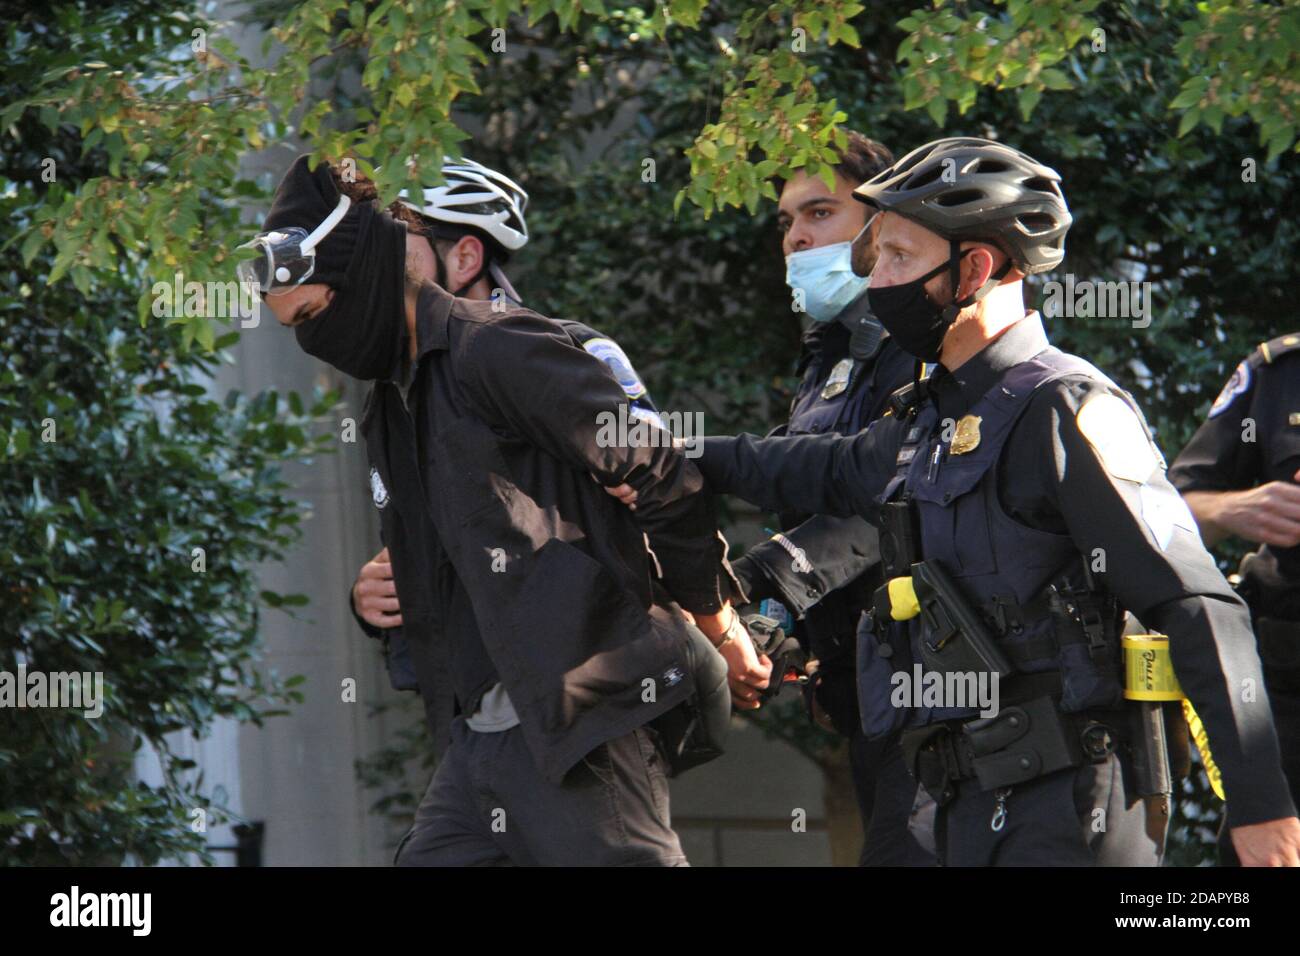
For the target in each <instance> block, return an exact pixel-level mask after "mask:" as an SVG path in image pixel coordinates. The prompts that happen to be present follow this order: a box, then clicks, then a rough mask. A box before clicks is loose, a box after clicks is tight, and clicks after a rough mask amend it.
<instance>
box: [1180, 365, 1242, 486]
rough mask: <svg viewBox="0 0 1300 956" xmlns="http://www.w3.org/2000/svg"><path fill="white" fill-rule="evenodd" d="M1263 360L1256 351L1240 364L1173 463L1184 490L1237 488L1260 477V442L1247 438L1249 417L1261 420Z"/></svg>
mask: <svg viewBox="0 0 1300 956" xmlns="http://www.w3.org/2000/svg"><path fill="white" fill-rule="evenodd" d="M1257 364H1258V363H1257V361H1256V356H1255V355H1252V356H1251V357H1250V358H1248V359H1246V361H1244V362H1242V363H1241V364H1240V365H1239V366H1238V367H1237V369H1236V371H1234V372H1233V375H1232V378H1231V379H1229V380H1228V383H1227V384H1226V385H1225V386H1224V388H1223V391H1222V392H1221V393H1220V397H1219V399H1218V400H1217V401H1216V402H1215V403H1214V407H1213V408H1211V410H1210V417H1208V418H1207V419H1206V420H1205V421H1204V422H1202V423H1201V427H1200V428H1198V429H1197V430H1196V434H1195V435H1193V436H1192V440H1191V441H1190V442H1188V443H1187V447H1186V448H1184V449H1183V450H1182V451H1181V452H1180V453H1179V455H1178V458H1177V460H1176V461H1175V462H1174V463H1173V465H1172V466H1171V467H1170V469H1169V480H1170V481H1171V482H1173V484H1174V487H1176V488H1177V489H1178V490H1179V491H1181V492H1188V491H1236V490H1239V489H1243V488H1250V487H1253V486H1254V484H1255V483H1256V481H1257V480H1258V478H1259V474H1260V470H1261V466H1262V463H1261V461H1260V443H1259V442H1257V441H1243V440H1242V436H1243V435H1244V434H1245V433H1246V419H1248V418H1256V420H1257V421H1258V420H1260V419H1259V418H1258V412H1257V410H1256V409H1255V396H1256V393H1257V391H1258V389H1257V388H1256V382H1257V379H1258V375H1259V370H1258V368H1257V367H1256V366H1257ZM1220 403H1222V404H1220Z"/></svg>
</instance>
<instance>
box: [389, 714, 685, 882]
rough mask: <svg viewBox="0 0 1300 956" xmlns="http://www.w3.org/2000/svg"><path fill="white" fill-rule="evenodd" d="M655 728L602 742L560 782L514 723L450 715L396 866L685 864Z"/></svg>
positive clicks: (397, 857)
mask: <svg viewBox="0 0 1300 956" xmlns="http://www.w3.org/2000/svg"><path fill="white" fill-rule="evenodd" d="M653 733H654V731H652V730H647V729H644V728H638V729H637V730H635V731H634V732H633V733H630V734H627V735H626V736H623V737H618V738H615V739H614V740H611V741H609V742H608V743H604V744H601V745H600V746H599V747H597V748H596V749H595V750H593V751H592V752H591V753H589V754H588V755H587V756H586V757H584V758H583V759H582V760H581V761H580V762H579V763H577V764H576V765H575V766H574V767H573V768H572V769H571V770H570V771H569V773H568V774H567V775H566V776H565V778H564V782H563V783H562V784H560V785H559V786H556V785H555V784H553V783H550V782H548V781H547V780H545V779H544V778H543V777H542V775H541V773H540V772H539V771H538V769H537V765H536V763H535V762H534V761H533V757H532V754H531V753H530V752H529V750H528V747H527V745H526V744H525V743H524V737H523V731H522V729H520V728H519V727H514V728H512V729H510V730H506V731H501V732H499V733H478V732H476V731H473V730H470V729H469V728H468V727H467V726H466V724H465V720H464V718H462V717H457V718H456V719H455V720H454V721H453V722H452V727H451V745H450V747H448V749H447V752H446V753H445V754H444V755H443V758H442V761H441V762H440V763H439V764H438V768H437V770H436V771H435V772H434V775H433V780H432V781H431V782H430V783H429V789H428V790H427V791H426V792H425V795H424V799H423V800H422V801H421V802H420V807H419V809H418V810H417V811H416V813H415V823H414V825H413V826H412V827H411V829H410V831H409V832H408V833H407V834H406V836H405V837H404V838H403V839H402V842H401V844H400V845H399V846H398V848H397V854H396V856H395V859H394V863H395V864H396V865H397V866H685V865H687V863H686V856H685V854H683V853H682V847H681V843H680V842H679V841H678V839H677V834H676V833H674V832H673V830H672V827H671V826H670V824H669V816H668V781H667V779H666V777H665V775H664V771H663V767H662V765H661V758H660V755H659V751H658V750H657V748H656V747H655V743H654V738H653V736H652V734H653Z"/></svg>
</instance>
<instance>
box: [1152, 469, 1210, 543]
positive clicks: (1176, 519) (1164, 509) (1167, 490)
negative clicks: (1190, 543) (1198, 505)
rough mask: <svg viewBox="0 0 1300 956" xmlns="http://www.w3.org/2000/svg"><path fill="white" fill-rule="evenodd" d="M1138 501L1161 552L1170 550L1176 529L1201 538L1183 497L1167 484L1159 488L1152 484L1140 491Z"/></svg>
mask: <svg viewBox="0 0 1300 956" xmlns="http://www.w3.org/2000/svg"><path fill="white" fill-rule="evenodd" d="M1138 500H1139V501H1140V502H1141V506H1142V520H1143V521H1144V522H1146V526H1147V527H1148V528H1149V529H1150V530H1151V536H1152V537H1153V538H1155V539H1156V544H1158V545H1159V546H1160V550H1161V551H1167V550H1168V549H1169V542H1170V541H1172V540H1173V537H1174V528H1182V529H1183V530H1185V531H1190V532H1191V533H1192V534H1194V535H1196V536H1197V537H1200V534H1201V532H1200V528H1198V527H1197V524H1196V519H1195V518H1194V517H1193V516H1192V510H1191V509H1190V508H1188V507H1187V502H1186V501H1184V500H1183V496H1182V495H1180V494H1179V493H1178V492H1177V491H1175V490H1174V489H1173V488H1171V487H1170V486H1168V485H1166V484H1161V485H1159V486H1156V485H1152V484H1150V483H1147V484H1144V485H1143V486H1142V487H1141V488H1139V489H1138Z"/></svg>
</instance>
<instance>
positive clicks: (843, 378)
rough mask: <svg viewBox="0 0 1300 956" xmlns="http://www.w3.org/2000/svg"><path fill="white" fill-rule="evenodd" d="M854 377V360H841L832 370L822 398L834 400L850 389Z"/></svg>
mask: <svg viewBox="0 0 1300 956" xmlns="http://www.w3.org/2000/svg"><path fill="white" fill-rule="evenodd" d="M852 375H853V359H851V358H846V359H840V360H839V361H838V362H836V363H835V367H834V368H833V369H831V374H830V377H828V378H827V379H826V385H825V386H824V387H823V388H822V398H834V397H835V396H836V395H838V394H840V392H842V391H844V390H845V389H846V388H848V387H849V378H850V377H851V376H852Z"/></svg>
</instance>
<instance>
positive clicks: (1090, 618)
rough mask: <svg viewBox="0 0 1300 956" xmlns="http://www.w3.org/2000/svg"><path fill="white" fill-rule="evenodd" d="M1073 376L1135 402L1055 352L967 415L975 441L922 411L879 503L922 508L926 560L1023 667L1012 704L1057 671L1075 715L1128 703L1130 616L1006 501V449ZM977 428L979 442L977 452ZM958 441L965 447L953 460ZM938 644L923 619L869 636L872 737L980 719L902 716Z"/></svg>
mask: <svg viewBox="0 0 1300 956" xmlns="http://www.w3.org/2000/svg"><path fill="white" fill-rule="evenodd" d="M1069 375H1084V376H1087V377H1088V378H1092V379H1094V380H1099V381H1101V382H1103V383H1105V384H1106V385H1107V386H1108V387H1110V388H1111V389H1113V390H1114V391H1115V392H1116V393H1117V394H1120V395H1124V393H1123V391H1122V390H1121V389H1120V388H1119V387H1118V386H1116V385H1115V384H1114V383H1113V382H1111V381H1110V380H1109V379H1108V378H1106V376H1105V375H1103V374H1102V373H1101V372H1100V371H1098V370H1097V369H1096V368H1095V367H1093V366H1092V365H1091V364H1089V363H1087V362H1085V361H1083V360H1082V359H1080V358H1077V357H1075V356H1072V355H1067V354H1065V353H1063V352H1061V351H1059V350H1057V349H1055V348H1051V347H1049V348H1047V349H1045V350H1044V351H1043V352H1040V353H1039V354H1038V355H1036V356H1034V357H1033V358H1032V359H1030V360H1028V361H1026V362H1022V363H1020V364H1018V365H1015V366H1013V367H1012V368H1010V369H1008V370H1007V371H1006V372H1005V373H1004V374H1003V375H1002V377H1001V378H1000V379H999V380H998V381H997V382H996V383H995V384H994V385H993V386H992V387H991V388H990V389H989V390H988V391H987V392H985V394H984V395H983V396H982V397H981V398H980V399H979V400H977V401H976V402H975V403H974V405H973V406H972V407H971V408H970V410H969V411H968V412H967V414H966V415H965V416H963V420H965V419H971V418H977V419H978V423H976V424H974V425H972V424H971V423H969V422H968V423H967V426H968V427H967V428H966V429H964V430H963V429H961V428H958V427H955V426H957V424H958V423H955V422H943V421H941V420H940V417H939V413H938V410H937V409H936V408H935V406H934V404H933V403H932V402H925V403H923V404H921V405H920V406H919V407H918V408H917V409H916V410H915V412H914V416H913V418H912V420H911V424H910V427H909V428H908V430H907V433H906V436H905V439H904V442H903V444H902V446H901V447H900V449H899V453H898V458H897V466H898V471H897V474H896V476H895V477H894V479H893V480H892V481H891V482H890V483H889V485H887V486H886V488H885V491H884V492H882V494H881V496H880V498H879V500H880V501H881V503H884V502H887V501H897V500H909V501H911V502H912V503H913V506H914V508H915V509H916V513H917V518H918V522H917V523H918V525H919V528H920V542H921V551H922V556H923V557H924V558H925V559H926V560H927V561H928V560H936V559H937V560H938V561H939V562H940V563H942V565H943V566H944V569H945V570H947V571H948V573H949V575H950V576H951V577H952V578H953V579H954V580H955V581H956V583H957V584H958V585H959V587H960V588H961V590H962V592H963V594H964V596H965V597H966V599H967V601H968V603H969V604H970V605H971V606H972V607H974V608H976V609H977V610H978V611H980V612H981V613H982V615H983V617H984V619H985V621H986V623H987V624H988V625H989V627H990V629H991V630H992V631H993V632H994V634H995V635H997V639H998V641H999V644H1000V646H1001V648H1002V650H1003V651H1004V652H1005V653H1006V655H1007V657H1008V658H1009V659H1010V661H1011V662H1012V664H1013V666H1014V668H1015V674H1014V675H1013V676H1012V677H1011V678H1010V679H1009V680H1007V681H1004V682H1002V686H1001V687H1000V688H999V691H1000V697H1001V703H1002V704H1003V705H1004V706H1005V705H1006V704H1007V703H1008V691H1010V692H1011V693H1012V695H1013V696H1014V693H1015V690H1014V685H1015V682H1016V680H1017V677H1018V676H1019V675H1032V674H1051V673H1052V672H1057V673H1058V674H1059V678H1060V691H1059V699H1060V706H1061V710H1063V711H1064V712H1066V713H1075V712H1079V711H1083V710H1087V709H1089V708H1101V707H1114V706H1118V705H1119V703H1120V702H1121V700H1122V690H1123V688H1122V684H1121V671H1120V658H1119V647H1118V633H1119V626H1118V625H1119V622H1120V618H1121V617H1122V611H1121V610H1120V609H1119V608H1118V607H1117V605H1116V604H1115V602H1114V600H1113V599H1112V598H1110V596H1109V595H1108V594H1107V593H1106V592H1104V591H1102V590H1097V589H1095V588H1092V587H1090V586H1089V580H1088V576H1087V572H1086V565H1085V562H1084V556H1083V555H1081V554H1080V552H1079V550H1078V548H1077V547H1076V546H1075V544H1074V542H1073V540H1072V539H1071V538H1070V537H1069V536H1068V535H1062V534H1054V533H1050V532H1046V531H1040V530H1037V529H1034V528H1030V527H1028V526H1026V525H1023V524H1021V523H1020V522H1018V521H1016V520H1015V519H1013V518H1012V517H1011V516H1009V515H1008V514H1007V513H1006V512H1005V511H1004V510H1003V508H1002V504H1001V502H1000V500H999V498H998V493H997V485H998V467H997V466H998V461H999V459H1000V458H1001V453H1002V448H1003V446H1004V445H1005V444H1006V441H1007V438H1008V436H1009V435H1010V434H1011V432H1012V430H1013V428H1014V426H1015V424H1016V422H1017V421H1019V419H1020V417H1021V415H1023V414H1024V412H1025V410H1026V408H1028V406H1029V401H1030V399H1031V398H1032V397H1033V395H1034V394H1035V392H1036V391H1037V390H1038V389H1039V388H1041V387H1043V386H1044V385H1047V384H1049V383H1051V382H1055V381H1058V380H1060V379H1061V378H1064V377H1066V376H1069ZM1124 397H1125V400H1126V401H1128V400H1129V399H1128V397H1127V395H1124ZM1130 404H1132V403H1131V401H1130ZM976 428H977V429H978V431H977V434H978V441H977V442H976V443H975V444H973V445H971V443H970V436H971V435H972V434H974V433H976V432H975V429H976ZM959 435H964V436H965V438H964V441H962V440H959V441H958V446H959V447H958V449H957V450H956V451H954V449H953V441H954V438H956V437H957V436H959ZM1008 480H1011V481H1014V480H1015V476H1008ZM1053 594H1055V599H1054V600H1053ZM927 637H929V635H928V634H927V633H926V627H925V624H924V623H923V619H922V618H920V617H918V618H915V619H913V620H912V621H910V622H907V623H906V624H901V625H900V624H889V625H886V627H885V635H884V636H883V637H876V636H874V635H873V636H872V637H871V638H865V639H864V636H863V635H861V634H860V635H859V640H860V642H865V643H866V644H867V647H866V648H864V650H865V651H866V652H867V654H866V657H865V658H864V661H863V665H862V672H861V674H860V688H859V693H860V699H861V701H862V705H863V729H864V731H865V732H866V733H867V734H868V735H869V736H879V735H881V734H884V733H888V732H890V731H892V730H895V729H898V728H899V727H900V726H904V727H906V726H921V725H925V724H928V723H932V722H935V721H942V720H949V719H954V718H969V717H973V716H975V715H976V714H977V713H978V708H971V707H966V708H953V707H920V708H917V707H908V708H905V709H904V710H901V711H900V709H899V708H897V707H895V706H893V704H892V703H891V700H890V698H891V691H892V690H893V684H892V683H891V681H892V678H893V675H894V674H895V673H897V672H900V671H901V672H903V673H907V674H912V673H914V671H913V662H914V661H920V660H921V656H920V653H919V650H918V647H919V644H918V642H919V641H921V640H925V639H927ZM1042 683H1043V682H1041V681H1040V682H1038V684H1037V685H1036V686H1042Z"/></svg>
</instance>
